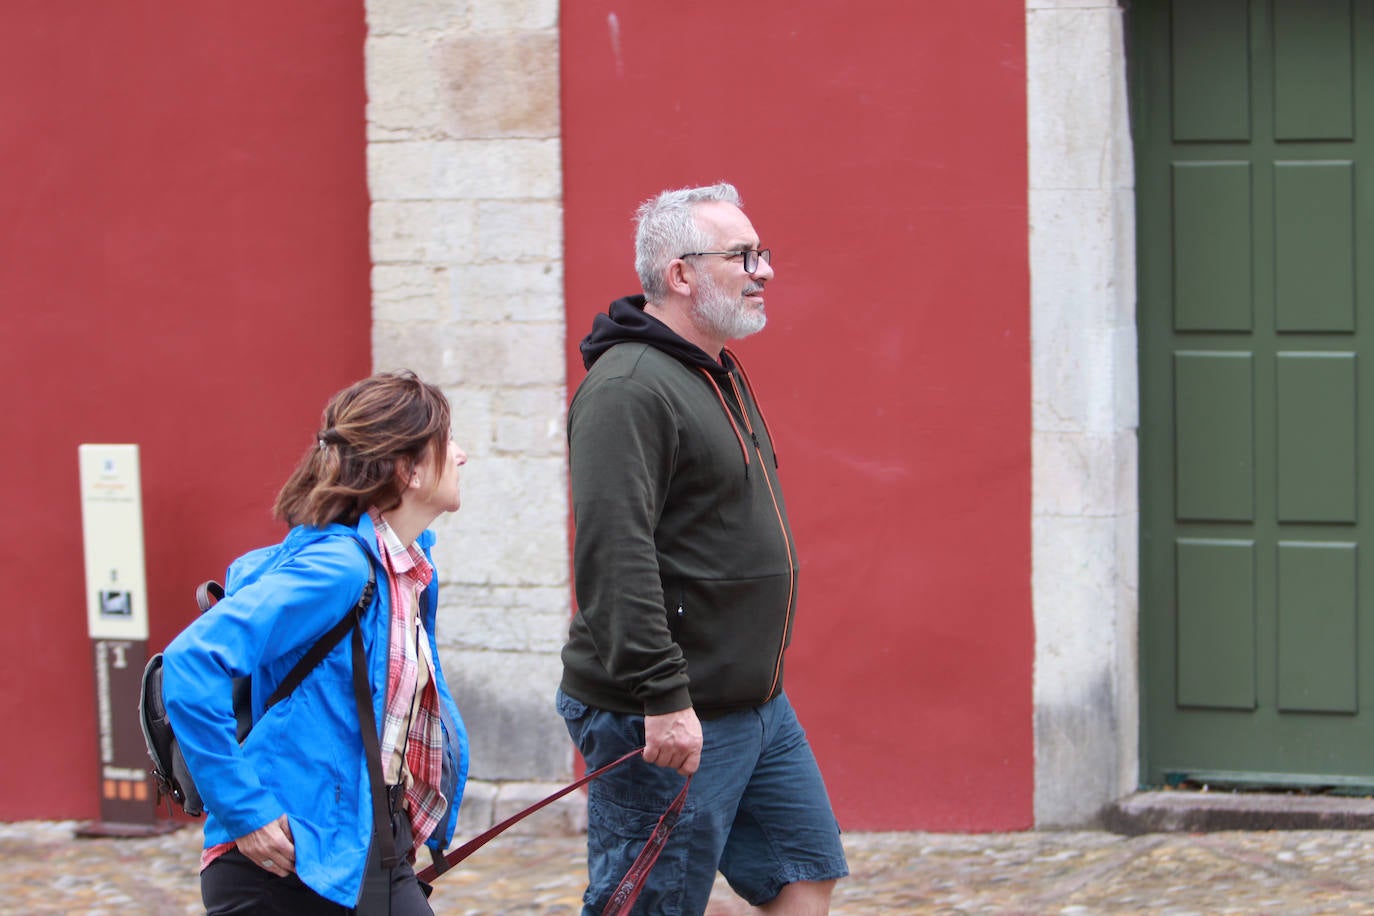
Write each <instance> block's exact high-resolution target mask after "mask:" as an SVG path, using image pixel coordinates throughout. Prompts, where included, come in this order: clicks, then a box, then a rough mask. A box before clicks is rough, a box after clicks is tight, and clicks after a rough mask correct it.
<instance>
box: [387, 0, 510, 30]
mask: <svg viewBox="0 0 1374 916" xmlns="http://www.w3.org/2000/svg"><path fill="white" fill-rule="evenodd" d="M493 3H495V4H496V5H501V4H502V0H367V4H366V6H367V29H368V33H369V34H371V35H392V34H399V35H405V34H414V33H419V32H431V31H436V30H446V29H450V28H456V27H459V26H463V25H467V24H468V23H470V22H471V20H472V16H473V13H472V7H473V6H474V5H476V6H491V5H493ZM489 15H490V14H488V16H489ZM484 18H487V17H484Z"/></svg>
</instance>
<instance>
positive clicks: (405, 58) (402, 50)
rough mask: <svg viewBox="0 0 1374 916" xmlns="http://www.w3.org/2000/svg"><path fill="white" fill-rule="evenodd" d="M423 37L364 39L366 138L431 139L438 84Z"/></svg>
mask: <svg viewBox="0 0 1374 916" xmlns="http://www.w3.org/2000/svg"><path fill="white" fill-rule="evenodd" d="M431 47H432V43H431V39H430V38H428V37H427V36H424V35H415V34H411V35H382V36H378V35H372V36H369V37H368V39H367V44H366V48H365V54H366V59H367V77H366V78H367V131H368V139H369V140H371V141H379V140H404V139H423V138H426V137H435V136H437V133H438V128H439V86H438V79H437V76H436V74H435V68H434V62H433V60H432V53H431Z"/></svg>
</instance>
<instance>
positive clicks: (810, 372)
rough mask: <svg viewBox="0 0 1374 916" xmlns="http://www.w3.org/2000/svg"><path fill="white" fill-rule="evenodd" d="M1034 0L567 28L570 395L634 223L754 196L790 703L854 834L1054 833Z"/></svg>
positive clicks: (614, 287)
mask: <svg viewBox="0 0 1374 916" xmlns="http://www.w3.org/2000/svg"><path fill="white" fill-rule="evenodd" d="M1024 19H1025V9H1024V4H1023V3H1022V2H1021V0H962V2H958V3H939V4H935V3H911V2H909V0H864V2H859V3H846V4H840V3H821V2H812V3H796V2H791V0H788V2H783V0H760V2H758V3H753V4H750V5H748V6H747V7H743V6H740V5H739V4H737V3H733V2H727V0H703V2H698V3H694V4H691V5H690V8H684V7H682V6H681V5H675V4H656V3H635V4H629V3H614V2H611V0H580V2H578V3H568V4H563V7H562V27H563V33H562V48H561V53H562V71H563V72H562V75H563V133H564V136H563V144H564V145H563V150H564V169H565V174H564V182H565V220H566V239H567V241H566V245H567V267H566V284H567V295H568V303H569V305H568V313H569V332H568V333H569V340H568V358H569V367H570V368H569V383H570V385H576V383H577V382H578V381H580V380H581V378H582V375H583V371H582V367H581V361H580V359H578V357H577V355H576V343H577V341H578V340H579V339H580V338H581V336H582V335H583V334H584V333H585V332H586V330H587V328H588V327H589V323H590V320H591V316H592V315H593V314H594V313H595V312H597V311H599V310H602V309H604V308H605V306H606V305H607V303H608V302H609V301H610V300H611V299H613V298H615V297H616V296H619V295H623V294H625V293H629V292H636V291H638V284H637V283H636V281H635V277H634V273H633V267H632V251H631V249H632V228H631V225H630V217H631V214H632V212H633V209H634V207H635V205H636V204H637V203H638V202H639V201H640V200H642V199H644V198H646V197H648V196H650V195H652V194H653V193H655V192H656V191H658V190H660V189H662V188H665V187H677V186H682V185H688V184H705V183H710V182H711V181H714V180H716V179H718V178H726V179H728V180H730V181H733V182H734V183H736V184H737V185H738V187H739V188H740V190H741V193H742V194H743V195H744V198H745V210H746V212H747V213H748V214H749V216H750V217H751V219H752V220H753V223H754V226H755V228H757V229H758V231H759V233H760V235H761V236H762V239H763V243H764V244H765V245H767V246H771V248H772V249H773V252H774V257H773V266H774V268H775V270H776V271H777V278H776V279H775V280H774V281H773V284H772V285H771V286H770V288H769V292H770V295H769V300H768V302H769V314H770V323H769V326H768V328H767V330H766V331H764V332H763V333H762V334H760V335H758V336H757V337H754V338H750V339H749V340H747V341H744V342H742V343H740V344H738V345H737V350H738V352H739V353H740V356H741V358H742V359H743V360H744V361H745V363H746V365H747V366H748V367H749V369H750V372H751V375H752V377H753V379H754V382H755V384H756V386H757V388H758V389H759V396H760V398H761V399H762V401H763V403H764V406H765V409H766V410H767V412H768V416H769V420H770V422H771V424H772V428H773V431H774V434H775V437H776V439H777V440H778V450H779V453H780V464H781V468H780V471H781V474H782V476H783V482H784V485H785V486H786V488H787V493H788V505H789V510H790V512H791V515H792V521H793V525H794V528H795V531H796V534H797V538H798V541H799V545H800V550H801V556H802V578H801V589H802V598H801V605H800V610H799V614H800V616H799V619H798V624H797V631H796V637H795V641H794V644H793V648H792V651H791V653H790V655H789V661H788V692H789V694H790V695H791V697H792V699H793V702H794V703H795V704H796V706H797V707H798V709H799V711H800V714H801V716H802V720H803V723H804V724H805V725H806V726H807V728H808V731H809V733H810V735H811V738H812V741H813V744H814V746H815V749H816V752H817V755H818V756H819V758H820V760H821V764H822V767H823V768H824V770H825V772H826V776H827V781H828V783H829V786H830V789H831V795H832V797H833V800H834V802H835V804H836V807H837V809H838V812H839V814H840V817H841V822H842V824H843V825H844V826H845V828H846V829H879V830H883V829H929V830H973V831H980V830H1006V829H1017V828H1026V827H1030V826H1031V825H1032V821H1033V812H1032V787H1033V760H1032V756H1033V748H1032V707H1031V662H1032V652H1033V633H1032V622H1031V602H1030V367H1029V278H1028V262H1027V200H1026V193H1027V192H1026V188H1027V178H1026V154H1025V150H1026V113H1025V97H1026V74H1025V51H1024V48H1025V40H1024Z"/></svg>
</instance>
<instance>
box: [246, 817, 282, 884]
mask: <svg viewBox="0 0 1374 916" xmlns="http://www.w3.org/2000/svg"><path fill="white" fill-rule="evenodd" d="M234 845H235V846H237V847H238V848H239V852H241V853H243V854H244V855H245V856H247V857H248V858H249V859H251V860H252V861H253V862H254V863H256V864H257V866H258V868H261V869H265V870H266V871H270V872H271V873H272V874H274V875H276V876H277V877H279V878H280V877H283V876H285V875H289V874H291V873H292V872H293V871H295V870H296V844H295V843H293V842H292V841H291V825H290V824H288V823H287V822H286V815H285V814H283V815H282V816H281V817H279V818H277V819H276V820H275V821H273V822H272V823H270V824H268V825H267V826H265V827H259V828H258V829H257V830H254V831H253V832H252V833H248V834H244V835H243V836H241V837H239V838H238V839H237V840H235V841H234Z"/></svg>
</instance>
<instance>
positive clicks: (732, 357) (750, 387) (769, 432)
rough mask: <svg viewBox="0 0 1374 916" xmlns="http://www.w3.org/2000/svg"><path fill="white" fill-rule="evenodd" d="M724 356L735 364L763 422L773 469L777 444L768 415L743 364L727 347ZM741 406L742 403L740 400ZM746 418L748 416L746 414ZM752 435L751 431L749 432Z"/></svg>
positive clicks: (775, 462)
mask: <svg viewBox="0 0 1374 916" xmlns="http://www.w3.org/2000/svg"><path fill="white" fill-rule="evenodd" d="M725 354H726V355H727V356H729V357H730V362H732V363H734V364H735V368H736V369H738V370H739V377H740V378H742V379H744V387H745V389H746V390H747V391H748V392H749V400H751V401H753V402H754V409H755V410H757V411H758V412H759V419H760V420H762V421H763V434H764V435H765V436H766V437H767V438H768V442H769V444H770V445H772V447H773V467H777V466H778V443H777V440H775V439H774V438H773V430H772V429H771V428H770V427H769V426H768V414H766V413H764V412H763V405H762V404H760V403H759V396H758V395H756V394H754V386H753V384H752V383H751V382H750V381H749V373H748V372H745V371H744V363H742V362H740V361H739V357H738V356H736V355H735V353H734V351H733V350H731V349H730V348H729V347H726V348H725ZM731 378H733V376H732V377H731ZM740 403H741V405H742V404H743V403H744V402H743V400H742V399H741V401H740ZM746 416H748V415H747V414H746ZM750 432H751V433H752V432H753V430H750Z"/></svg>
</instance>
